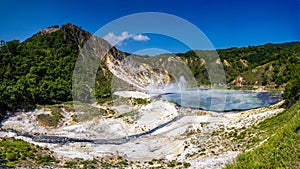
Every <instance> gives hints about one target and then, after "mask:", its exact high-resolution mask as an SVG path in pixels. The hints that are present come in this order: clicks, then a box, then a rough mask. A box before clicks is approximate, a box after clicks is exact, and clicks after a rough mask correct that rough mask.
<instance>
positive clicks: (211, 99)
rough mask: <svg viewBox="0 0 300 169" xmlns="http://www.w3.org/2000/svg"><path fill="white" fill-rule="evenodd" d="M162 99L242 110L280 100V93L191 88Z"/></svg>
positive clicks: (202, 107) (189, 105)
mask: <svg viewBox="0 0 300 169" xmlns="http://www.w3.org/2000/svg"><path fill="white" fill-rule="evenodd" d="M162 98H163V99H166V100H169V101H171V102H174V103H176V104H178V105H180V106H182V107H190V108H197V109H203V110H210V111H218V112H228V111H242V110H249V109H253V108H259V107H264V106H270V105H272V104H275V103H278V102H279V101H281V99H282V97H281V93H268V92H251V91H243V90H213V89H192V90H186V91H184V92H180V93H168V94H164V95H162Z"/></svg>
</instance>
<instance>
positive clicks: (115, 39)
mask: <svg viewBox="0 0 300 169" xmlns="http://www.w3.org/2000/svg"><path fill="white" fill-rule="evenodd" d="M130 38H131V39H133V40H135V41H148V40H150V38H149V37H148V36H145V35H141V34H138V35H136V34H129V33H128V32H127V31H124V32H122V33H121V35H119V36H118V35H115V34H114V33H113V32H110V33H108V34H106V35H105V36H104V37H103V39H105V40H106V41H108V42H109V43H110V44H111V45H119V46H121V45H122V41H123V40H125V39H130Z"/></svg>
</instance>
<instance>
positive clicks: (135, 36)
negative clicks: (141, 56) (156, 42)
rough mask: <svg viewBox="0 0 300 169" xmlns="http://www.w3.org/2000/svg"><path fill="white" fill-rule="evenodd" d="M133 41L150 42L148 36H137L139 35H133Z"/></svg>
mask: <svg viewBox="0 0 300 169" xmlns="http://www.w3.org/2000/svg"><path fill="white" fill-rule="evenodd" d="M133 40H135V41H148V40H150V38H149V37H148V36H145V35H141V34H139V35H134V36H133Z"/></svg>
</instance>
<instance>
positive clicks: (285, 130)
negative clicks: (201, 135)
mask: <svg viewBox="0 0 300 169" xmlns="http://www.w3.org/2000/svg"><path fill="white" fill-rule="evenodd" d="M299 127H300V101H299V102H298V103H296V104H295V105H294V106H293V107H291V108H289V109H288V110H286V111H285V112H283V113H281V114H278V115H277V116H274V117H272V118H270V119H267V120H265V121H263V122H262V123H260V124H259V126H258V129H262V130H263V131H265V134H267V135H269V136H270V138H269V140H268V141H266V142H264V143H263V144H262V145H261V146H259V147H257V148H255V149H254V150H252V151H250V152H245V153H243V154H241V155H239V156H238V158H237V159H236V161H235V162H234V163H233V164H230V165H227V166H226V168H228V169H229V168H230V169H231V168H299V167H300V162H299V161H300V135H299V134H298V133H297V129H298V128H299Z"/></svg>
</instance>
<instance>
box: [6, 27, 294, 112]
mask: <svg viewBox="0 0 300 169" xmlns="http://www.w3.org/2000/svg"><path fill="white" fill-rule="evenodd" d="M91 36H92V35H91V34H90V33H88V32H86V31H84V30H82V29H81V28H79V27H77V26H75V25H72V24H66V25H63V26H62V27H61V28H59V27H58V26H52V27H49V28H47V29H44V30H41V31H40V32H38V33H37V34H35V35H33V36H32V37H31V38H29V39H27V40H25V41H24V42H22V43H20V42H19V41H17V40H15V41H10V42H7V43H6V45H5V46H3V47H2V48H1V50H0V64H1V66H0V79H1V83H0V107H1V111H2V112H4V111H5V110H17V109H31V108H34V107H35V105H37V104H54V103H58V102H64V101H70V100H72V95H71V89H72V74H73V70H74V66H75V63H76V60H77V57H78V54H79V50H80V48H82V47H83V46H84V44H85V42H86V41H87V40H88V39H90V38H91ZM195 52H197V53H199V54H200V55H207V56H209V55H210V52H211V51H189V52H187V53H180V54H177V56H179V57H180V58H181V59H182V60H183V61H184V62H185V63H187V65H188V66H189V68H190V69H191V71H192V73H193V74H194V76H195V78H196V80H197V81H198V85H209V84H210V82H209V78H208V74H207V71H206V69H205V64H209V63H205V61H204V60H203V59H201V58H199V57H198V56H197V55H196V53H195ZM217 52H218V54H219V56H220V60H218V61H216V62H220V63H222V64H223V67H224V70H225V73H226V78H227V83H229V84H233V82H234V81H235V79H236V78H237V77H242V78H243V80H244V81H243V84H244V85H272V86H274V87H280V86H285V85H286V91H285V94H284V97H285V99H287V105H292V104H293V103H294V102H295V101H296V100H298V99H299V96H300V89H299V84H300V83H299V82H300V70H299V67H300V43H298V42H291V43H283V44H266V45H261V46H249V47H243V48H230V49H221V50H217ZM110 54H111V55H114V57H122V58H125V57H126V55H128V54H125V53H122V52H120V51H118V50H117V49H115V48H113V50H112V51H110ZM122 58H119V59H122ZM100 67H101V69H99V70H98V74H97V77H96V83H97V84H98V85H96V87H97V86H98V87H97V88H96V91H95V93H96V97H97V98H98V100H100V101H103V97H108V98H109V97H110V95H109V92H110V81H111V78H112V74H111V73H110V72H109V71H105V72H106V73H104V71H103V70H105V69H108V68H107V67H106V66H105V65H102V66H100ZM104 101H105V98H104Z"/></svg>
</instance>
